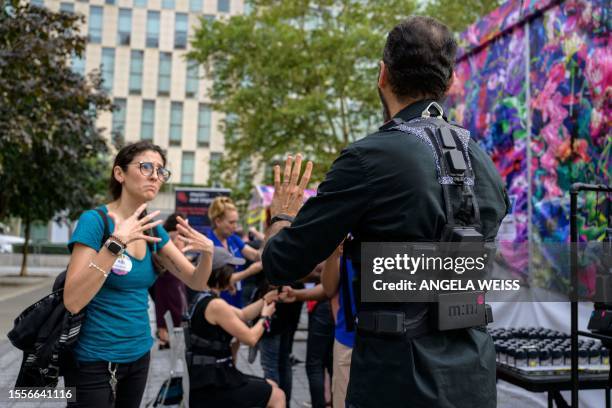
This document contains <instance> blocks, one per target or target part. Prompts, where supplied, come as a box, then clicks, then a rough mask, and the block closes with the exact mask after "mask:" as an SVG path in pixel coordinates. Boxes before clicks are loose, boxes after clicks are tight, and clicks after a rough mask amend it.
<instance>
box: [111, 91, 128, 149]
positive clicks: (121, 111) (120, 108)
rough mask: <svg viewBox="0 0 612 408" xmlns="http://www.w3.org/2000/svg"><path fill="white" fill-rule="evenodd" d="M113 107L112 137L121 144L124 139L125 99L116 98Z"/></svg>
mask: <svg viewBox="0 0 612 408" xmlns="http://www.w3.org/2000/svg"><path fill="white" fill-rule="evenodd" d="M114 104H115V105H116V106H115V109H114V110H113V125H112V132H113V137H114V138H115V140H116V141H120V143H119V144H120V145H121V146H123V142H124V141H125V116H126V114H125V111H126V101H125V99H120V98H117V99H115V101H114Z"/></svg>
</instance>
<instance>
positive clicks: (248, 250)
mask: <svg viewBox="0 0 612 408" xmlns="http://www.w3.org/2000/svg"><path fill="white" fill-rule="evenodd" d="M208 218H210V222H211V231H210V233H209V235H208V237H209V238H210V239H211V240H212V242H213V243H214V245H215V246H217V247H223V248H225V249H227V250H228V251H229V252H230V253H231V254H232V255H233V256H235V257H238V258H246V259H248V260H250V261H253V263H252V264H251V265H250V266H249V267H248V268H246V269H244V267H243V266H236V268H235V269H236V271H235V273H234V275H232V281H231V283H232V286H233V287H232V286H230V287H232V289H230V290H229V291H228V290H225V291H223V292H221V297H222V298H223V299H224V300H225V301H226V302H228V303H229V304H230V305H232V306H235V307H238V308H241V307H242V306H243V305H242V285H241V282H240V281H241V280H242V279H245V278H247V277H249V276H252V275H255V274H257V273H259V272H261V270H262V267H261V261H260V260H259V252H258V251H257V250H256V249H254V248H252V247H250V246H249V245H246V244H245V243H244V241H242V239H241V238H240V237H239V236H238V235H237V234H236V229H237V228H238V218H239V217H238V209H237V208H236V206H235V205H234V202H233V201H232V199H231V198H229V197H225V196H219V197H216V198H215V199H214V200H213V202H212V203H211V205H210V207H209V209H208Z"/></svg>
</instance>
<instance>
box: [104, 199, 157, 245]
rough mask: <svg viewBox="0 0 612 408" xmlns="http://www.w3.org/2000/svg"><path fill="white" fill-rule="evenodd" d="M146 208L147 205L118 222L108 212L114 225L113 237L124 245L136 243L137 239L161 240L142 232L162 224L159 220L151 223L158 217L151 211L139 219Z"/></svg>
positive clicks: (114, 215) (113, 214) (155, 212)
mask: <svg viewBox="0 0 612 408" xmlns="http://www.w3.org/2000/svg"><path fill="white" fill-rule="evenodd" d="M146 208H147V204H146V203H145V204H143V205H141V206H140V207H138V209H136V211H134V214H132V215H130V216H129V217H128V218H126V219H125V220H123V221H121V222H119V221H118V218H117V215H116V214H115V213H112V212H109V213H108V216H109V217H110V218H111V219H112V220H113V223H114V224H115V230H114V231H113V235H114V236H115V237H117V238H118V239H119V240H121V241H122V243H124V244H125V245H127V244H129V243H130V242H134V241H137V240H139V239H144V240H145V241H147V242H159V241H161V238H158V237H153V236H149V235H145V234H144V232H145V231H146V230H148V229H152V228H155V227H156V226H158V225H159V224H161V223H162V221H161V220H157V221H152V220H153V218H154V217H156V216H158V215H159V211H153V212H152V213H151V214H148V215H147V216H145V217H142V218H141V219H138V217H140V214H142V212H143V211H144V210H145V209H146Z"/></svg>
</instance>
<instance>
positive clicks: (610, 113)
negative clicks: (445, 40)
mask: <svg viewBox="0 0 612 408" xmlns="http://www.w3.org/2000/svg"><path fill="white" fill-rule="evenodd" d="M609 13H610V9H609V1H608V0H591V1H587V0H567V1H558V0H557V1H553V0H524V1H516V0H510V1H508V2H507V3H506V4H504V5H503V6H501V7H500V8H499V9H497V10H496V11H494V12H493V13H491V14H490V15H488V16H487V17H485V18H483V19H482V20H480V21H479V22H477V23H476V24H474V25H473V26H471V27H470V28H469V29H468V30H466V31H465V32H464V33H463V34H461V35H460V36H459V42H460V44H461V46H462V47H463V48H462V51H461V52H460V53H459V57H458V60H457V67H456V78H455V83H454V85H453V87H452V89H451V91H450V94H449V100H448V103H447V105H448V106H452V107H453V110H452V111H451V113H450V117H451V119H453V120H455V121H457V122H458V123H460V124H462V125H463V126H465V127H466V128H468V129H469V130H470V131H471V132H472V135H473V138H474V139H475V140H477V141H478V143H480V145H481V146H483V148H484V149H485V150H486V151H487V152H488V153H489V154H490V155H491V157H492V159H493V161H494V162H495V164H496V166H497V169H498V170H499V172H500V174H501V175H502V177H504V179H505V180H506V182H507V188H508V192H509V195H510V196H511V198H512V201H513V214H512V215H511V217H510V223H508V222H504V226H503V227H504V228H505V229H506V230H507V229H508V228H510V229H513V231H511V232H510V233H508V232H507V231H505V236H506V237H511V240H513V241H514V242H525V241H526V240H529V241H531V242H534V243H539V242H567V241H569V187H570V185H571V184H572V183H574V182H586V183H602V184H610V154H611V149H612V135H611V134H610V123H612V51H611V47H610V45H609V40H610V28H611V25H612V19H611V18H610V15H609ZM607 200H610V197H609V196H608V197H606V196H604V195H603V194H600V195H597V194H594V193H593V194H586V195H583V196H581V198H580V207H581V214H580V215H579V230H580V238H581V240H582V241H592V240H602V239H603V237H604V234H605V227H606V214H605V208H604V207H605V204H606V203H607ZM529 207H531V211H529ZM511 252H512V251H508V256H509V257H510V253H511ZM509 261H510V263H511V264H512V265H513V266H515V267H516V269H517V271H521V272H522V271H524V272H525V273H527V272H526V269H525V266H526V265H527V263H528V262H529V259H528V257H521V256H515V257H514V259H509ZM531 261H532V262H533V261H534V260H533V259H532V260H531ZM565 273H566V271H562V273H561V275H565ZM545 279H546V277H545ZM587 281H588V282H591V281H592V280H591V279H585V282H587ZM549 286H562V285H561V284H560V283H559V282H556V283H552V282H551V285H549ZM587 290H588V289H587Z"/></svg>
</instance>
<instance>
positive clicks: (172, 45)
mask: <svg viewBox="0 0 612 408" xmlns="http://www.w3.org/2000/svg"><path fill="white" fill-rule="evenodd" d="M31 3H32V4H36V5H38V6H44V7H47V8H49V9H50V10H53V11H58V10H62V11H67V12H74V13H78V14H81V15H84V16H85V23H84V24H83V26H82V27H81V34H84V35H87V37H88V44H87V48H86V52H85V53H84V55H83V57H82V58H79V59H76V58H75V59H74V61H73V69H75V70H76V71H78V72H80V73H82V74H86V73H88V72H90V71H92V70H94V69H100V71H101V73H102V78H103V80H104V82H103V87H104V88H105V89H106V91H107V92H108V93H109V95H110V97H111V99H112V101H113V103H114V104H115V105H116V106H117V107H118V109H116V110H115V111H114V112H113V113H110V112H105V113H102V114H100V116H99V118H98V126H100V127H103V128H105V130H104V132H105V135H106V136H107V137H108V138H109V140H110V138H111V131H117V132H120V133H121V134H122V136H123V138H124V140H125V142H126V143H129V142H134V141H138V140H143V139H144V140H151V141H152V142H154V143H155V144H158V145H159V146H161V147H162V148H163V149H165V150H166V152H167V156H168V168H169V169H170V170H171V171H172V178H171V180H170V183H172V184H195V185H201V186H203V185H206V184H207V183H208V177H209V169H210V167H211V163H212V162H214V161H215V160H218V159H220V157H221V156H222V154H223V149H224V143H223V134H222V133H221V132H220V131H219V129H218V128H219V122H220V120H221V119H222V117H223V116H222V115H221V114H220V113H218V112H214V111H213V110H212V109H211V107H210V103H211V100H210V98H209V95H208V89H210V87H211V82H210V80H208V79H207V78H205V77H204V72H203V71H204V70H203V69H202V68H201V67H197V66H193V65H192V64H189V63H188V62H187V61H186V54H187V52H189V51H190V49H191V45H190V39H191V37H192V36H193V33H194V32H195V30H196V29H197V27H198V26H199V24H200V19H202V18H205V19H216V18H227V17H228V16H230V15H235V14H242V13H243V12H244V3H243V0H88V1H86V0H78V1H74V0H64V1H58V0H33V1H31ZM161 198H162V197H160V199H161ZM156 201H158V200H156ZM162 201H164V202H168V203H169V202H170V201H172V200H170V197H166V198H164V200H162ZM153 204H155V203H153ZM162 207H165V206H164V205H162ZM163 210H165V211H164V212H169V211H170V210H171V209H170V208H163ZM58 227H59V226H58V225H57V224H55V223H51V222H50V223H49V226H48V227H45V226H37V227H36V228H35V231H33V233H34V234H35V235H37V236H38V237H39V238H40V239H41V240H44V235H46V236H47V239H48V240H49V241H52V242H65V241H66V240H67V237H66V235H67V231H66V230H64V229H61V230H60V229H59V228H58ZM43 230H44V231H43Z"/></svg>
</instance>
